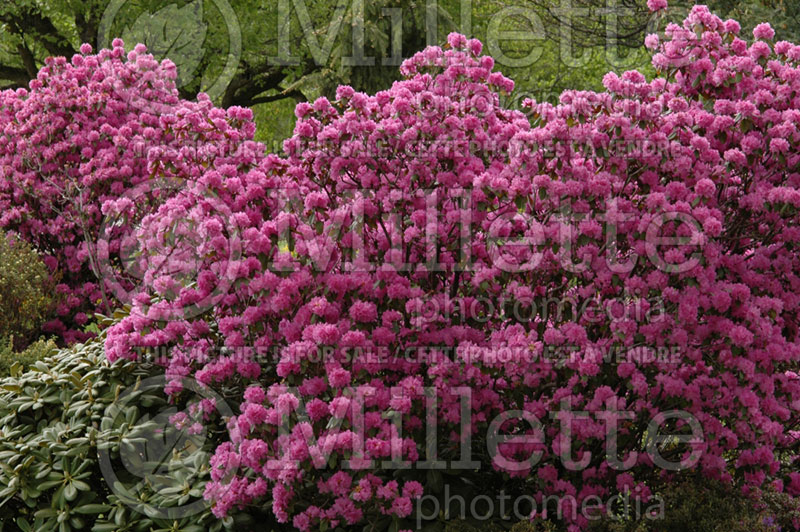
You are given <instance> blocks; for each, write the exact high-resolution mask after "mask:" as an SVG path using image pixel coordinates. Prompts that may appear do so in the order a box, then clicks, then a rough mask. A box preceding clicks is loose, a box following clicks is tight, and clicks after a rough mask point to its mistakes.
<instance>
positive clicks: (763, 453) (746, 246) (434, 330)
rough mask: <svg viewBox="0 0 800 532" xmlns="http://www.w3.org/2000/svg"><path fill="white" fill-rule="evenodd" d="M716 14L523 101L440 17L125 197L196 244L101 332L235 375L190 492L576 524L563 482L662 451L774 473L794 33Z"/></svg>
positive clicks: (720, 471)
mask: <svg viewBox="0 0 800 532" xmlns="http://www.w3.org/2000/svg"><path fill="white" fill-rule="evenodd" d="M652 4H653V5H652V6H651V7H652V8H653V9H663V7H664V5H662V3H661V2H652ZM738 32H739V28H738V25H737V24H736V23H735V22H733V21H727V22H723V21H721V20H720V19H719V18H717V17H716V16H714V15H712V14H710V13H709V12H708V10H707V9H706V8H703V7H695V8H694V9H693V11H692V13H691V14H690V16H689V17H688V18H687V20H686V21H684V24H683V26H678V25H674V24H673V25H670V26H669V27H668V28H667V32H666V38H665V39H663V42H662V40H661V39H658V38H649V39H648V44H649V45H650V46H652V47H654V48H656V49H657V50H656V54H655V56H654V59H653V62H654V65H655V66H656V68H658V69H659V70H660V71H661V72H662V73H663V74H664V77H662V78H657V79H654V80H651V81H648V80H646V79H645V77H644V76H643V75H642V74H640V73H638V72H626V73H624V74H623V75H622V76H617V75H615V74H608V75H607V76H606V78H605V79H604V83H605V87H606V91H605V92H602V93H591V92H566V93H564V94H563V95H562V98H561V102H560V104H559V105H555V106H554V105H550V104H540V103H537V102H528V104H527V107H526V112H522V111H513V110H508V109H505V108H503V107H502V106H501V104H500V94H501V93H502V92H509V91H511V90H512V89H513V83H512V82H511V81H510V80H508V79H507V78H505V77H503V76H502V75H501V74H499V73H498V72H495V71H494V70H493V67H494V65H493V61H492V59H491V58H490V57H487V56H483V55H481V45H480V43H479V42H477V41H475V40H469V41H468V40H467V39H465V38H464V37H463V36H460V35H455V34H453V35H451V36H450V38H449V39H448V44H449V46H448V48H447V49H446V50H442V49H440V48H435V47H432V48H428V49H426V50H425V51H423V52H421V53H419V54H416V55H415V56H414V57H412V58H411V59H409V60H408V61H406V62H405V63H404V64H403V66H402V69H401V70H402V73H403V75H404V79H403V80H402V81H399V82H397V83H395V84H394V85H393V87H392V88H391V89H389V90H387V91H383V92H379V93H377V94H375V95H374V96H369V95H365V94H361V93H356V92H354V91H353V90H352V89H350V88H348V87H341V88H340V89H339V91H338V93H337V98H336V100H335V101H328V100H326V99H324V98H323V99H319V100H317V101H316V102H314V103H313V104H300V105H299V106H298V107H297V110H296V114H297V117H298V122H297V125H296V128H295V134H294V135H293V137H292V138H290V139H289V140H287V141H286V144H285V148H286V151H287V153H288V155H287V157H285V158H279V157H277V156H274V155H270V156H258V155H257V154H251V155H249V156H247V157H244V156H240V157H243V158H242V159H241V160H240V161H235V163H236V164H233V163H231V164H227V165H222V166H220V165H217V167H215V168H210V169H208V170H205V171H203V172H202V174H201V175H199V176H198V177H197V179H196V180H195V181H194V182H193V184H192V185H191V186H189V187H187V188H185V189H184V190H181V191H179V192H178V193H177V194H176V195H175V196H174V197H172V198H170V199H168V200H167V201H166V202H165V203H164V205H163V206H161V207H160V208H159V210H158V211H157V212H156V213H155V214H154V215H153V216H151V217H149V218H147V219H146V220H145V223H144V224H143V227H142V229H141V232H140V233H139V235H140V238H141V239H143V241H145V242H147V241H148V240H147V239H148V238H149V237H150V235H155V234H160V233H161V232H163V231H160V230H159V228H160V227H162V226H163V227H172V226H173V225H174V224H173V223H172V222H175V221H177V220H179V219H183V218H189V219H192V220H194V221H195V223H196V226H197V227H198V228H199V229H198V231H199V232H200V233H202V236H203V239H204V242H206V244H204V246H207V247H202V248H200V251H199V253H197V256H196V260H197V265H195V266H194V268H195V269H196V270H197V271H198V272H199V273H198V274H197V275H196V277H195V278H192V279H185V278H182V277H180V276H173V275H171V274H170V273H169V272H172V271H173V269H172V268H165V269H162V270H159V273H158V274H153V275H152V282H148V283H146V285H145V286H146V290H144V291H142V292H141V293H140V294H138V295H137V296H136V297H135V298H134V305H133V309H132V313H131V316H130V317H128V318H125V319H124V320H122V322H120V323H119V324H117V325H116V326H114V327H113V328H112V329H111V330H110V331H109V334H108V338H107V341H106V349H107V354H108V356H109V357H110V358H111V359H116V358H120V357H122V358H135V357H137V356H140V355H141V354H142V353H143V350H144V349H154V348H157V349H158V351H157V352H158V353H166V354H167V356H166V357H165V359H164V360H163V362H164V364H165V365H166V371H167V373H168V375H169V376H170V377H171V379H172V382H171V384H170V386H169V389H168V390H167V391H168V393H170V394H180V393H181V379H182V378H183V377H186V376H192V377H194V378H196V379H197V380H199V381H200V382H201V383H203V384H205V385H208V386H213V387H223V388H225V389H226V390H234V392H232V393H234V394H235V393H238V394H240V395H239V396H240V397H241V399H242V403H241V405H240V407H239V414H238V415H237V416H236V417H235V418H232V419H230V420H229V422H228V427H229V432H230V441H228V442H226V443H224V444H223V445H221V446H220V447H219V448H218V449H217V452H216V454H215V456H214V457H213V459H212V464H211V465H212V482H211V483H210V484H209V485H208V488H207V490H206V496H207V498H208V499H209V500H210V501H212V502H213V504H214V512H215V513H216V514H217V515H218V516H224V515H226V514H228V513H229V512H231V511H232V510H233V509H234V508H237V507H242V506H245V505H250V504H270V505H271V506H272V509H273V511H274V513H275V515H276V517H277V519H278V520H279V521H281V522H287V523H291V524H292V525H293V526H294V527H296V528H297V529H300V530H311V529H316V528H318V527H323V529H324V528H325V527H331V528H335V527H336V526H352V525H356V524H359V525H364V524H371V525H376V526H382V525H381V524H382V523H384V524H385V523H391V522H392V521H393V520H394V521H396V522H398V523H402V524H403V526H406V525H408V524H409V521H403V520H406V519H412V518H414V519H419V518H421V517H420V515H421V513H424V512H423V511H422V509H423V507H422V506H420V505H419V503H420V501H422V500H423V498H427V497H428V496H429V495H430V496H432V497H439V498H440V499H441V495H442V483H443V482H448V483H449V484H451V486H449V487H450V489H451V490H453V489H455V487H456V486H462V487H463V486H471V487H469V488H468V490H470V491H469V493H471V494H472V495H473V496H475V495H488V496H490V497H492V496H495V495H496V494H497V493H498V492H499V491H500V490H501V489H504V490H506V493H510V494H512V495H514V494H516V495H521V494H525V495H531V496H533V497H534V499H535V500H536V501H537V502H538V503H539V504H540V506H539V512H538V513H539V514H542V513H543V512H542V510H543V508H546V509H547V512H546V513H547V515H549V516H550V517H554V516H556V517H559V518H563V519H564V520H565V521H567V523H568V524H569V525H570V526H571V527H572V529H573V530H580V529H585V528H586V527H587V526H588V524H589V520H588V517H589V516H587V515H586V514H585V513H583V512H577V513H575V512H572V511H570V508H568V507H567V506H569V505H570V504H577V507H578V508H581V507H582V503H584V502H586V501H596V500H598V499H599V500H601V501H605V500H607V499H608V498H610V497H612V496H615V495H618V494H629V495H635V496H637V497H639V499H640V501H642V502H643V503H644V505H645V507H646V506H647V505H648V504H651V503H653V501H654V494H655V493H656V492H657V491H658V489H659V487H660V486H662V485H663V483H665V482H669V481H671V480H673V479H675V478H677V477H679V476H681V475H686V474H691V475H694V474H699V475H703V476H706V477H711V478H715V479H719V480H722V481H724V482H730V483H734V484H735V485H736V486H739V487H742V488H743V489H745V490H746V491H752V490H758V489H759V488H761V487H764V486H766V485H767V484H771V487H773V488H774V489H777V490H779V491H786V492H788V493H789V494H790V495H793V496H798V495H800V481H799V480H798V478H799V477H798V476H797V469H798V461H797V459H798V446H799V445H800V439H799V436H800V433H798V432H797V430H798V422H800V376H798V373H797V371H798V366H799V365H800V339H798V334H797V324H798V309H799V308H800V296H798V293H800V291H799V289H800V278H798V275H797V273H796V272H798V271H800V256H798V252H797V248H796V245H797V244H796V242H797V241H798V237H800V228H798V224H797V222H798V209H799V208H800V172H798V171H797V170H798V163H799V162H800V153H798V151H797V144H798V143H799V142H800V132H799V131H798V124H799V123H800V100H798V99H797V93H798V90H799V89H800V68H799V66H798V65H797V63H796V61H798V60H800V52H798V51H800V47H798V46H795V45H791V44H788V43H783V42H781V43H771V42H769V39H771V32H770V31H769V28H768V27H763V26H760V27H759V28H757V29H756V32H755V33H756V40H755V42H752V43H748V42H747V41H745V40H743V39H742V38H741V37H740V36H739V35H738ZM148 245H149V244H148ZM152 246H153V248H154V249H155V250H156V253H155V254H156V255H157V256H158V255H159V252H158V249H160V248H158V246H157V243H155V242H154V243H153V244H152ZM146 247H147V246H146ZM162 255H163V254H162ZM171 260H172V259H171V258H170V257H167V256H162V257H161V260H160V261H158V263H159V264H162V263H170V261H171ZM177 262H182V259H181V260H178V261H177ZM178 266H180V265H178ZM181 271H183V270H181ZM163 272H167V273H163ZM198 301H213V304H212V305H205V306H204V308H205V309H206V310H205V311H204V312H197V311H196V306H197V302H198ZM237 391H238V392H237ZM512 436H516V438H514V439H510V437H512ZM445 467H446V469H447V474H446V475H442V473H441V472H440V471H438V468H445ZM448 479H450V480H448ZM445 493H446V492H445ZM451 493H452V491H451ZM545 497H557V498H558V499H557V500H558V501H560V502H557V503H555V506H552V505H551V506H549V507H547V506H546V503H545V501H546V499H545ZM430 500H432V499H429V502H430ZM551 500H552V499H551ZM571 501H572V502H571ZM593 504H596V503H593ZM467 505H469V500H468V501H467ZM425 512H428V510H425ZM426 515H428V518H430V517H432V516H434V515H436V514H435V513H434V514H431V513H426ZM795 526H796V527H797V528H800V523H795Z"/></svg>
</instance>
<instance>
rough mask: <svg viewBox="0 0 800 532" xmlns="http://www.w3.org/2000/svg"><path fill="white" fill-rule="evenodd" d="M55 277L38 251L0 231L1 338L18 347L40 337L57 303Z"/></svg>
mask: <svg viewBox="0 0 800 532" xmlns="http://www.w3.org/2000/svg"><path fill="white" fill-rule="evenodd" d="M54 286H55V284H54V280H53V279H52V278H51V275H50V272H49V271H48V269H47V266H45V264H44V263H43V262H42V260H41V259H40V258H39V255H38V254H37V253H36V251H35V250H34V249H33V248H32V247H31V246H30V244H28V243H27V242H25V241H23V240H18V239H16V238H13V237H11V236H10V235H6V234H5V233H3V232H0V339H2V338H10V337H13V338H14V345H15V347H16V348H17V349H21V348H23V347H25V346H26V345H27V344H28V342H29V341H30V340H31V339H33V338H35V337H36V336H38V329H39V327H40V326H41V325H42V323H43V322H44V321H45V320H46V319H47V318H48V317H49V316H50V315H51V313H52V311H53V308H54V306H55V304H56V299H55V296H54V293H55V289H54Z"/></svg>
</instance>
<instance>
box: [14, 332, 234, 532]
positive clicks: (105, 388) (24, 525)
mask: <svg viewBox="0 0 800 532" xmlns="http://www.w3.org/2000/svg"><path fill="white" fill-rule="evenodd" d="M17 373H18V374H17V375H15V376H12V377H6V378H3V379H0V531H2V532H9V531H15V532H16V531H22V532H28V531H36V532H42V531H51V530H52V531H59V532H69V531H73V530H92V531H95V532H111V531H131V532H149V531H151V530H170V531H178V530H181V531H184V532H189V531H196V532H200V531H206V530H210V531H214V530H220V529H222V528H223V522H221V521H218V520H217V519H216V518H214V517H213V515H211V513H210V512H209V511H208V510H207V509H206V508H204V505H203V503H200V508H199V510H198V511H197V512H193V515H186V516H185V517H184V516H183V515H180V514H178V513H176V514H175V516H174V517H172V516H165V515H163V512H162V513H157V512H150V511H149V510H148V508H159V509H164V508H167V509H169V508H173V507H176V506H178V505H183V504H185V503H186V501H187V500H188V499H196V500H201V499H202V493H203V488H204V486H205V483H206V480H207V477H208V467H209V465H208V460H207V455H206V456H203V455H199V456H200V459H197V457H195V458H193V460H194V461H195V462H199V463H197V464H192V465H193V466H194V467H193V468H189V469H188V471H189V472H188V473H187V468H185V467H184V468H180V467H175V465H176V464H177V465H181V464H180V463H178V462H176V460H180V459H179V458H176V454H177V452H176V451H174V450H173V449H171V448H169V447H167V451H168V452H167V453H165V454H166V456H160V457H158V459H157V460H160V461H159V462H158V463H156V464H153V463H152V462H151V461H149V460H151V459H152V458H153V456H151V454H152V453H151V452H150V450H149V449H147V448H145V447H142V446H141V442H142V440H143V435H147V433H148V432H149V433H150V434H151V435H152V434H153V433H154V432H155V431H157V430H158V429H157V427H156V425H157V424H153V423H151V421H150V420H151V419H152V420H153V421H156V420H157V418H156V417H155V415H154V412H161V413H162V417H161V419H160V421H161V422H162V426H163V422H164V420H165V419H166V418H164V417H163V416H164V415H167V414H168V413H170V412H172V411H174V410H175V408H173V407H171V406H170V405H168V404H167V403H166V397H165V395H164V393H163V386H159V387H156V388H154V387H151V388H149V389H148V388H146V387H142V382H144V381H145V380H146V379H148V378H151V377H152V376H153V375H155V374H157V373H158V371H157V368H154V367H152V366H149V367H148V366H147V365H146V364H145V365H142V364H141V363H140V364H134V363H132V362H116V363H113V364H112V363H109V362H108V361H107V360H106V358H105V355H104V352H103V343H102V338H98V339H97V340H94V341H92V342H90V343H87V344H79V345H76V346H73V347H72V348H69V349H63V350H60V351H56V352H55V353H54V354H52V355H51V356H47V357H45V358H43V359H42V360H37V361H35V362H33V363H32V365H31V367H30V369H29V370H28V371H26V372H24V373H23V372H17ZM122 397H125V398H126V400H125V401H124V402H120V398H122ZM165 412H166V413H167V414H164V413H165ZM151 425H152V426H151ZM187 441H189V444H191V443H192V442H191V440H187ZM121 449H122V450H124V451H125V452H124V453H121V452H120V450H121ZM101 459H105V460H106V464H107V465H109V466H110V467H112V468H114V469H115V471H121V472H124V473H127V470H128V469H130V464H129V463H123V462H125V461H127V462H130V461H141V463H138V464H135V465H139V466H143V467H144V470H145V471H156V472H158V471H159V470H158V469H157V468H158V467H162V468H163V471H164V474H163V475H161V476H159V475H153V476H152V477H150V476H148V478H147V479H144V480H143V479H136V478H133V479H132V480H133V481H134V484H135V481H136V480H139V481H140V482H139V484H138V486H137V488H138V489H137V491H136V493H135V495H136V497H138V501H139V502H141V503H146V504H145V506H144V509H141V508H138V507H136V504H132V501H131V500H130V499H127V500H125V498H124V496H125V495H126V494H127V492H122V493H123V495H119V494H120V491H119V489H118V486H117V484H116V483H121V484H125V483H126V482H129V481H130V480H131V478H130V476H131V475H130V473H128V474H127V476H125V475H124V474H123V473H120V474H119V476H118V478H114V479H113V480H110V479H109V478H108V475H107V474H105V473H107V471H106V470H103V468H102V464H101ZM120 464H122V467H119V466H120ZM183 465H185V463H184V464H183ZM126 466H127V469H126ZM153 478H157V479H159V482H161V483H162V485H161V486H156V485H153V482H152V479H153ZM169 483H171V484H169ZM110 484H111V485H113V486H115V489H113V490H112V489H111V487H110ZM165 486H166V487H165ZM136 502H137V501H133V503H136ZM141 512H145V513H141ZM148 513H149V514H150V515H147V514H148ZM226 524H231V525H235V524H236V523H235V521H234V520H233V519H229V520H228V522H227V523H226Z"/></svg>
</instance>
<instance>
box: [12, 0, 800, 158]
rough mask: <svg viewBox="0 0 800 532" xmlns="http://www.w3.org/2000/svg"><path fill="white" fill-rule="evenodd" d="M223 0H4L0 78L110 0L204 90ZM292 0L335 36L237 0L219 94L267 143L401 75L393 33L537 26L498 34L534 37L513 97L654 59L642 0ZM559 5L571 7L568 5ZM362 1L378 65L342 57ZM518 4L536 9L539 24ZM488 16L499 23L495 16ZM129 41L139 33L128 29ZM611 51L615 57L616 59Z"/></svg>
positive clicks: (791, 33) (762, 10) (16, 77)
mask: <svg viewBox="0 0 800 532" xmlns="http://www.w3.org/2000/svg"><path fill="white" fill-rule="evenodd" d="M695 3H707V4H709V7H710V8H711V9H712V10H713V11H715V12H717V13H718V14H719V15H720V16H723V17H733V18H736V19H738V20H739V21H740V22H742V25H743V31H744V32H746V33H749V31H750V30H751V29H752V27H753V26H754V25H755V24H756V23H758V22H760V21H762V20H766V19H769V20H771V21H772V22H773V26H774V27H775V29H776V31H777V37H778V38H779V39H780V38H785V39H789V40H797V36H798V35H800V4H798V3H797V2H794V1H792V0H753V1H735V0H709V1H708V2H693V1H690V2H687V1H682V2H681V1H679V2H672V4H673V5H672V6H671V8H670V10H671V14H670V16H669V18H670V19H672V20H681V19H682V18H683V15H684V14H685V12H686V11H688V8H689V6H690V5H693V4H695ZM224 4H225V3H223V2H211V1H206V2H202V0H179V1H177V2H166V1H165V0H128V1H124V2H120V1H114V2H112V1H110V0H86V1H79V0H48V1H46V2H45V1H41V0H8V1H5V2H2V5H0V28H2V31H0V87H3V88H9V87H24V86H27V84H28V82H29V81H30V80H31V79H32V78H33V77H35V75H36V73H37V71H38V70H39V68H40V67H41V66H42V65H43V64H44V60H45V58H46V57H48V56H53V55H62V56H65V57H68V58H69V57H71V56H72V55H73V54H75V53H77V52H78V48H79V47H80V44H81V43H83V42H89V43H92V44H93V45H97V44H102V42H99V41H100V40H102V38H101V39H98V34H99V32H100V30H101V29H102V28H103V16H104V13H106V11H107V10H108V9H109V8H110V7H111V8H116V10H115V14H114V16H113V17H112V18H113V24H111V26H110V30H109V33H110V35H112V36H118V35H119V36H124V37H133V36H139V37H144V38H142V39H140V40H143V41H145V42H146V43H147V44H148V45H150V48H151V51H152V52H153V53H154V54H155V55H156V56H157V57H159V56H161V57H163V56H165V55H170V57H171V58H172V59H173V60H175V61H176V62H177V63H179V64H182V66H183V68H179V75H180V77H181V79H180V82H179V85H180V91H181V95H182V96H183V97H185V98H192V97H194V95H195V94H196V93H197V92H198V91H201V90H208V88H209V86H210V85H211V84H213V82H214V80H215V79H217V78H218V77H219V75H220V74H221V72H222V71H223V69H224V68H225V62H226V59H227V57H228V54H231V53H233V52H235V50H232V44H231V43H230V42H229V41H230V39H229V37H228V34H227V28H226V21H225V15H224V14H223V12H222V10H221V9H220V7H219V6H223V5H224ZM297 4H302V5H304V6H305V8H306V9H307V11H308V17H309V20H310V22H311V26H312V27H310V28H306V30H307V32H310V33H311V34H313V35H315V36H316V38H317V40H318V42H319V46H320V47H321V48H323V49H324V48H325V39H326V38H327V37H332V39H333V41H332V43H331V47H330V50H329V52H330V53H323V54H322V55H321V56H318V57H317V58H315V57H314V53H313V51H312V50H311V48H310V47H309V43H308V41H309V39H308V37H307V35H306V34H305V33H304V31H303V28H302V27H301V24H300V22H299V19H298V16H297V13H296V11H295V8H294V5H295V3H293V2H292V1H291V0H284V1H272V0H230V6H231V8H232V9H233V11H234V12H235V14H236V17H235V18H236V22H237V23H238V26H239V27H240V29H241V44H242V46H241V58H240V60H239V62H238V66H237V67H236V71H235V73H234V74H233V76H232V79H231V81H230V84H229V85H228V86H227V89H226V90H225V91H224V92H223V93H222V94H219V95H218V98H217V101H216V103H217V104H218V105H221V106H222V107H229V106H231V105H241V106H246V107H253V108H254V111H255V114H256V119H257V121H258V122H259V139H258V140H261V141H265V142H266V144H267V145H268V146H269V148H270V149H271V150H272V151H280V149H281V141H282V139H284V138H286V137H288V136H289V135H290V134H291V130H292V127H293V109H294V105H295V103H297V101H302V100H310V99H314V98H316V97H317V96H320V95H324V96H328V97H331V96H332V95H333V93H334V91H335V88H336V86H337V85H339V84H342V83H344V84H349V85H351V86H353V88H354V89H356V90H359V91H365V92H368V93H374V92H376V91H377V90H381V89H386V88H388V87H389V86H390V85H391V83H392V82H393V81H394V80H396V79H397V66H398V65H399V60H396V59H395V58H394V57H393V53H394V51H395V50H396V49H397V46H396V45H397V44H398V43H397V42H393V39H398V38H399V41H400V44H401V50H402V56H403V57H408V56H410V55H411V54H413V53H414V52H416V51H418V50H420V49H422V48H423V47H424V46H425V45H427V44H439V43H440V42H441V41H442V39H443V37H444V35H446V34H447V32H449V31H454V30H455V31H459V32H461V33H464V34H467V35H468V36H474V37H476V38H478V39H481V40H482V41H484V42H487V41H488V40H489V37H490V34H491V33H493V32H495V33H496V32H498V31H507V30H517V31H531V32H533V35H535V36H536V38H535V39H534V40H532V41H517V40H512V41H508V40H506V41H504V43H503V44H502V45H501V48H502V49H503V51H504V53H506V54H507V55H508V57H511V58H516V59H519V58H524V57H526V56H527V55H529V54H530V53H531V52H532V51H533V49H534V48H538V49H539V52H538V53H537V54H536V55H538V57H537V58H536V60H535V61H532V62H523V66H518V67H512V66H503V65H501V66H502V70H503V71H504V73H505V74H506V75H509V76H511V77H512V78H514V79H515V80H516V82H517V88H516V91H515V94H514V95H512V96H511V97H510V100H511V103H512V104H518V103H520V102H521V101H522V100H523V99H524V97H527V96H530V95H532V94H535V95H536V96H537V99H538V100H539V101H551V102H552V101H555V100H556V99H557V98H558V95H559V94H560V93H561V91H562V90H564V89H565V88H572V89H592V90H594V89H599V88H600V86H599V82H600V81H599V80H600V79H601V78H602V74H603V73H605V72H606V71H608V70H611V69H615V70H620V67H623V68H624V69H629V68H640V69H641V68H643V67H644V68H646V67H647V65H648V63H649V59H647V55H646V54H645V53H644V50H643V41H644V37H645V35H646V33H647V32H648V31H649V30H652V29H654V27H655V24H654V21H653V19H652V16H651V14H650V13H649V12H648V10H647V6H646V2H645V0H573V1H572V2H571V3H569V4H562V2H561V1H560V0H519V1H516V0H480V1H462V0H438V1H436V2H434V1H432V0H428V1H426V0H377V1H363V0H362V1H361V2H359V1H354V2H350V1H347V0H337V1H334V0H321V1H316V0H315V1H310V0H306V1H305V2H303V3H297ZM282 5H283V7H286V8H288V10H289V14H290V17H289V24H288V27H285V28H279V24H280V21H281V20H284V17H282V16H281V13H280V10H281V8H282ZM562 5H563V6H567V5H570V6H572V7H571V8H570V9H564V8H562ZM359 6H362V7H363V10H364V13H363V14H364V16H363V20H364V24H363V40H364V47H363V48H364V55H365V57H368V58H369V57H374V58H375V60H374V64H373V65H366V66H348V65H347V64H346V61H343V58H345V57H347V56H349V55H351V53H352V50H353V40H354V39H358V33H359V31H360V30H358V28H359V24H357V23H356V19H358V18H359V17H356V11H357V10H358V8H359ZM341 7H344V8H345V9H344V10H342V9H340V8H341ZM387 10H399V11H396V12H397V13H399V15H400V17H401V23H402V31H400V32H399V35H393V33H392V16H393V15H392V14H391V12H390V11H387ZM467 10H468V11H467ZM514 10H516V11H514ZM526 10H527V11H526ZM523 12H527V13H535V14H536V16H537V17H539V21H540V22H541V23H542V24H541V27H537V25H536V24H535V23H532V22H531V21H530V18H529V17H526V16H525V15H524V14H521V13H523ZM514 13H516V14H514ZM198 17H199V20H200V21H201V22H200V24H198ZM426 17H427V18H428V19H430V20H435V21H436V24H435V26H436V32H433V31H430V30H431V29H432V27H433V26H432V25H430V24H427V23H426ZM493 19H495V21H496V23H495V24H494V27H491V26H492V23H491V21H492V20H493ZM395 22H396V21H395ZM143 23H149V25H150V28H151V29H152V28H161V27H162V26H160V24H162V25H163V24H165V25H164V28H166V30H167V31H166V33H167V34H170V35H172V36H176V35H178V34H180V37H175V38H174V39H172V40H170V39H168V41H169V42H168V43H167V44H166V45H165V43H164V42H163V41H164V40H163V39H159V38H157V36H154V35H150V36H149V37H148V36H147V35H144V34H143V33H142V32H141V31H138V32H137V31H135V30H134V28H136V27H139V28H141V26H142V25H143ZM188 24H191V25H192V27H191V28H190V29H191V31H184V30H186V29H187V28H186V26H187V25H188ZM338 24H341V27H340V28H339V31H337V29H336V28H337V25H338ZM198 28H199V29H200V30H201V31H198ZM354 28H356V30H355V31H354V30H353V29H354ZM540 31H542V32H543V33H539V32H540ZM540 35H541V38H539V36H540ZM101 37H102V36H101ZM173 41H177V42H173ZM281 41H283V46H285V47H286V48H285V49H286V50H289V51H290V53H291V55H292V56H296V57H297V58H298V61H297V64H291V65H283V64H279V63H280V62H279V61H275V60H274V58H275V57H276V56H278V55H279V42H281ZM109 42H110V39H109ZM126 42H128V43H129V45H130V46H132V45H133V44H134V41H131V40H130V39H127V40H126ZM567 42H569V43H570V45H569V46H568V45H567V44H565V43H567ZM562 46H565V47H566V48H565V49H566V50H567V51H566V52H564V51H563V50H562V48H561V47H562ZM324 51H325V50H323V52H324ZM176 55H180V56H181V57H180V59H176V58H175V56H176ZM609 57H611V58H612V60H613V61H614V62H617V63H619V64H613V65H611V64H609ZM271 58H272V59H271ZM613 58H617V59H613ZM186 70H190V72H185V71H186Z"/></svg>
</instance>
